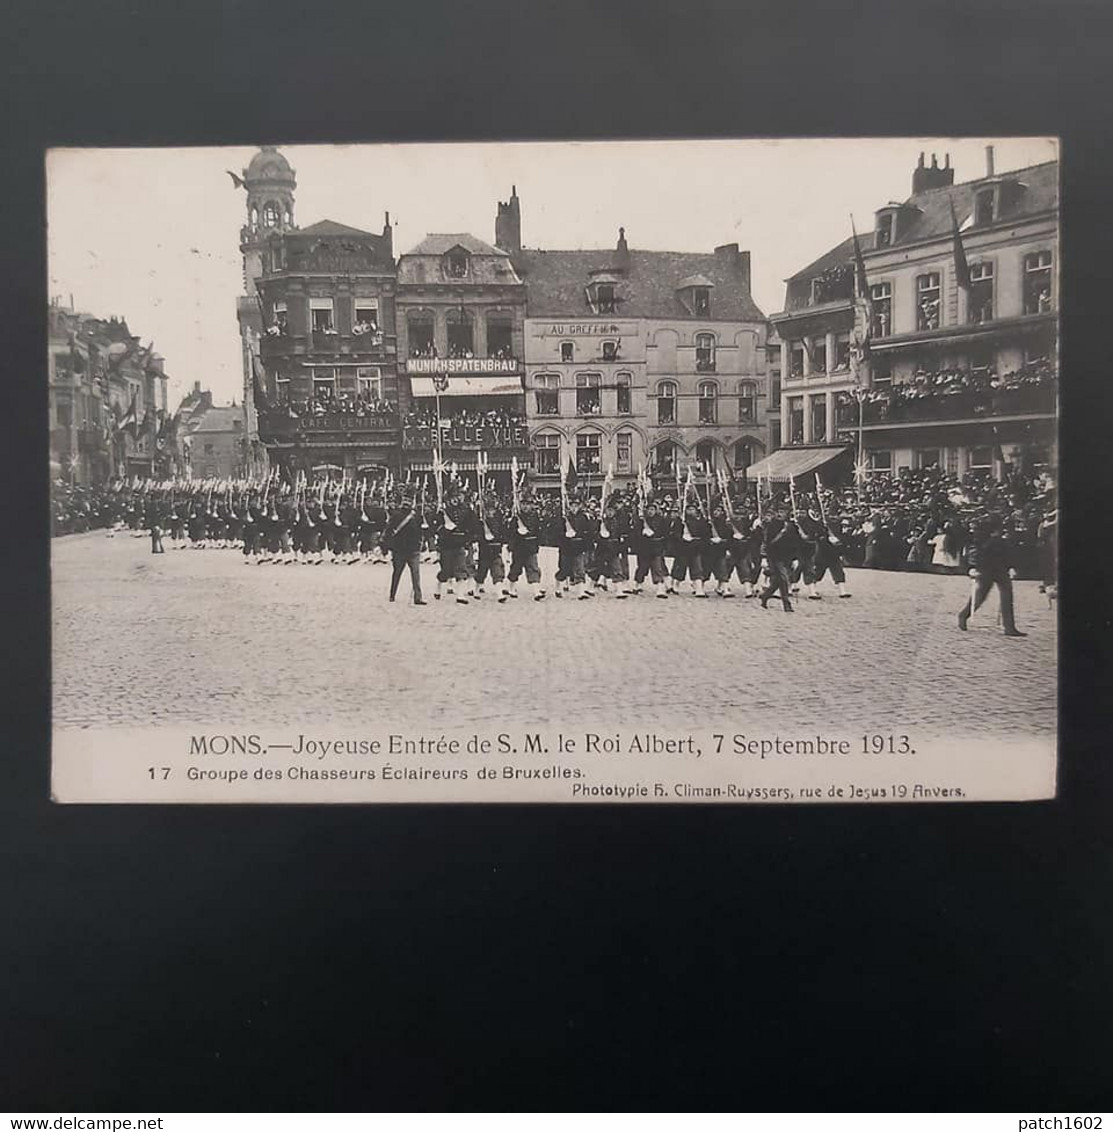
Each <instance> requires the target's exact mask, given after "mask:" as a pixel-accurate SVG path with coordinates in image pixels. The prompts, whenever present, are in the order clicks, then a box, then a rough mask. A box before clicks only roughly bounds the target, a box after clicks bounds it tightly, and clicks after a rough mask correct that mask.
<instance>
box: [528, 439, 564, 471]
mask: <svg viewBox="0 0 1113 1132" xmlns="http://www.w3.org/2000/svg"><path fill="white" fill-rule="evenodd" d="M533 470H534V471H535V472H536V473H537V474H538V475H539V476H556V475H559V474H560V435H559V434H558V433H555V432H539V433H536V434H535V435H534V437H533Z"/></svg>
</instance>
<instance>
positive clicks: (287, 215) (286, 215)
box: [283, 205, 294, 228]
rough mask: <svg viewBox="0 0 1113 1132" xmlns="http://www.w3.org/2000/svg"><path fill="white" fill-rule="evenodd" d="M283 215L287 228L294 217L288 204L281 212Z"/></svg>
mask: <svg viewBox="0 0 1113 1132" xmlns="http://www.w3.org/2000/svg"><path fill="white" fill-rule="evenodd" d="M283 216H284V218H285V223H286V227H287V228H289V227H290V226H291V225H292V224H293V222H294V217H293V214H292V213H291V212H290V206H289V205H287V206H286V211H285V212H284V213H283Z"/></svg>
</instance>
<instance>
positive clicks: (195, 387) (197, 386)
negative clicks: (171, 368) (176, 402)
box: [193, 381, 201, 397]
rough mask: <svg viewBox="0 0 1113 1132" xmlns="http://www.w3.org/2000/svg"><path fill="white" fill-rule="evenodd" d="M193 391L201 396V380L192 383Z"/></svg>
mask: <svg viewBox="0 0 1113 1132" xmlns="http://www.w3.org/2000/svg"><path fill="white" fill-rule="evenodd" d="M193 392H194V394H196V395H197V396H198V397H200V396H201V382H199V381H195V382H194V383H193Z"/></svg>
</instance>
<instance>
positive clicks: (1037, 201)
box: [784, 161, 1059, 311]
mask: <svg viewBox="0 0 1113 1132" xmlns="http://www.w3.org/2000/svg"><path fill="white" fill-rule="evenodd" d="M997 181H1001V182H1004V183H1006V184H1008V185H1010V186H1012V190H1011V191H1008V192H1004V193H1003V194H1002V200H1001V212H1000V215H999V216H998V217H997V221H996V222H995V223H1003V224H1004V223H1008V222H1009V221H1016V220H1021V219H1023V218H1024V217H1026V216H1038V215H1039V214H1041V213H1045V212H1050V211H1053V210H1054V209H1056V208H1057V207H1058V205H1059V163H1058V162H1057V161H1047V162H1044V163H1043V164H1042V165H1030V166H1027V167H1026V168H1024V169H1013V170H1009V171H1008V172H1004V173H999V174H997V175H996V176H995V177H979V178H978V179H977V180H974V181H964V182H962V183H961V184H958V185H944V186H942V187H940V188H936V189H926V190H925V191H924V192H922V193H914V194H913V195H912V196H910V197H908V199H907V200H905V201H904V202H903V203H901V204H899V205H894V206H893V207H896V208H901V209H903V210H904V212H905V217H906V219H904V220H903V221H902V222H901V223H900V224H898V225H897V238H896V239H895V240H894V241H893V243H892V244H891V245H890V246H891V247H902V246H904V245H906V244H917V243H922V242H924V241H927V240H937V239H943V238H949V237H950V235H951V231H952V224H953V222H952V220H951V209H952V207H953V208H954V215H955V217H956V218H957V220H958V222H959V226H960V227H961V226H962V225H963V224H964V223H965V222H966V221H967V220H968V219H969V218H970V217H971V216H972V215H973V212H974V195H975V193H976V192H977V191H978V189H980V188H982V187H983V186H985V185H990V184H993V183H995V182H997ZM858 239H859V241H860V242H861V245H862V253H863V254H864V255H869V253H870V252H874V251H881V250H887V249H879V248H877V247H876V246H875V244H876V240H875V233H873V232H859V233H858ZM853 262H854V237H853V236H852V235H851V236H848V237H847V238H846V239H845V240H843V241H841V242H840V243H838V244H836V245H835V246H834V247H833V248H831V249H830V250H829V251H826V252H824V253H823V255H821V256H820V257H819V258H818V259H816V260H813V261H812V262H811V263H809V264H808V265H807V267H802V268H801V269H800V270H799V271H797V272H795V273H793V274H792V275H790V276H789V277H788V279H787V280H785V282H786V287H785V306H784V309H785V310H786V311H797V310H803V309H804V308H806V307H809V306H811V305H812V301H811V284H812V280H813V279H815V278H817V277H818V276H820V275H822V274H823V273H824V272H825V271H829V270H831V269H832V268H835V267H839V266H840V265H845V264H850V263H853Z"/></svg>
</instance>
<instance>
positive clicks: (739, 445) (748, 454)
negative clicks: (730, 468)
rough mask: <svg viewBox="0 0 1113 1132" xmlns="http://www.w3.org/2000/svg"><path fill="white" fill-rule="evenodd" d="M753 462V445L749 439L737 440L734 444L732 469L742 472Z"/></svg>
mask: <svg viewBox="0 0 1113 1132" xmlns="http://www.w3.org/2000/svg"><path fill="white" fill-rule="evenodd" d="M753 462H754V446H753V443H752V442H751V441H749V440H739V441H736V442H735V445H734V470H735V471H736V472H744V471H745V470H746V469H747V468H748V467H749V466H750V465H751V464H752V463H753Z"/></svg>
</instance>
